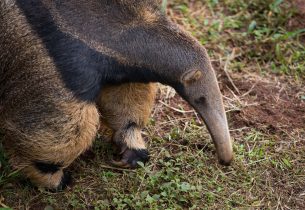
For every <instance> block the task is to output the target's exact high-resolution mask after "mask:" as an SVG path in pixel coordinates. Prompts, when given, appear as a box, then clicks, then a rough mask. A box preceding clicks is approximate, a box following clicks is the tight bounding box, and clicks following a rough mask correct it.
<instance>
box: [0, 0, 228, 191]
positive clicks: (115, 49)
mask: <svg viewBox="0 0 305 210" xmlns="http://www.w3.org/2000/svg"><path fill="white" fill-rule="evenodd" d="M0 28H1V31H0V84H1V85H0V127H1V128H3V129H4V130H5V141H4V145H5V147H6V149H7V151H8V154H9V155H10V160H11V163H12V165H13V166H14V167H16V168H20V169H21V170H22V171H23V172H24V173H25V175H27V176H28V177H29V178H31V180H32V181H33V182H34V183H36V184H38V185H41V186H45V187H48V188H57V187H60V186H61V185H62V184H63V183H62V181H63V180H65V176H64V172H63V169H64V168H66V167H67V166H69V165H70V164H71V162H72V161H73V160H74V159H75V158H76V157H77V156H78V155H79V154H80V153H82V152H83V151H84V150H86V149H87V148H88V147H89V146H90V145H91V143H92V141H93V139H94V137H95V134H96V132H97V129H98V125H99V114H98V110H97V106H96V102H97V104H98V107H99V109H100V111H101V115H102V119H103V120H104V121H105V122H106V124H108V125H109V127H111V128H112V129H113V131H114V141H115V142H123V146H122V148H121V149H122V155H123V161H124V160H125V159H126V160H128V161H127V163H129V164H131V165H132V166H133V165H134V161H135V160H144V161H146V160H147V157H148V153H147V155H146V152H144V153H143V152H141V151H146V149H145V143H144V142H143V139H142V138H141V134H140V131H141V128H143V126H145V123H146V122H147V118H148V115H149V111H150V109H151V106H152V103H153V99H154V95H155V88H154V87H153V86H151V84H149V83H150V82H161V83H163V84H167V85H171V86H172V87H174V88H175V89H176V90H177V91H178V93H179V94H180V95H181V96H183V97H184V98H185V99H186V100H187V101H188V102H189V103H190V104H191V105H192V106H194V108H195V109H196V110H197V111H198V112H199V113H200V114H201V115H202V116H203V115H204V119H205V122H206V123H207V125H208V128H209V130H210V132H211V134H212V137H213V139H214V142H215V144H216V148H217V151H218V155H219V157H220V159H221V160H222V161H223V162H224V163H228V162H230V161H231V159H232V148H231V144H230V140H229V136H228V128H227V122H226V117H225V113H224V109H223V105H222V99H221V94H220V92H219V88H218V85H217V81H216V77H215V75H214V72H213V69H212V67H211V64H210V61H209V58H208V56H207V53H206V51H205V49H204V48H203V47H202V46H200V45H199V43H198V42H197V41H196V40H195V39H194V38H192V37H191V36H190V35H188V34H187V33H186V32H184V31H183V30H181V29H179V28H178V27H177V26H176V25H175V24H173V23H171V22H170V21H169V20H168V19H167V18H166V17H165V16H164V15H162V14H161V12H160V10H159V6H158V1H156V0H143V1H135V0H92V1H87V0H77V1H76V0H65V1H59V0H54V1H53V0H52V1H51V0H5V1H1V2H0ZM194 72H196V73H194ZM198 72H199V74H198ZM185 75H186V76H185ZM184 78H187V79H184ZM131 82H133V83H135V84H131V85H129V84H127V85H126V84H125V83H131ZM137 82H139V83H146V85H144V86H145V87H144V88H143V90H142V89H139V88H138V87H140V86H141V85H143V84H137ZM113 85H118V86H115V87H114V86H113ZM107 91H108V93H107ZM135 93H137V94H135ZM143 95H144V96H143ZM112 96H113V99H112ZM105 99H106V100H105ZM203 99H204V103H201V101H202V100H203ZM109 101H111V104H109ZM129 102H130V105H128V103H129ZM112 104H113V105H112ZM129 106H130V107H129ZM140 107H144V108H140ZM129 108H130V109H129ZM137 110H139V111H137ZM117 113H121V114H119V115H118V114H117ZM143 113H144V114H143ZM215 113H216V114H215ZM103 115H104V117H103ZM205 115H206V116H205ZM130 122H133V123H132V124H130ZM130 151H131V152H130ZM144 154H145V155H144ZM33 161H36V162H37V161H38V162H39V163H44V164H49V163H59V162H60V163H62V164H61V165H56V167H51V168H48V167H45V166H46V165H43V167H41V165H38V167H37V164H36V165H35V164H34V165H33ZM57 166H58V167H57ZM55 169H56V170H55ZM45 172H49V173H48V174H45Z"/></svg>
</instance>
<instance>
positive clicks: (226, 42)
mask: <svg viewBox="0 0 305 210" xmlns="http://www.w3.org/2000/svg"><path fill="white" fill-rule="evenodd" d="M249 2H250V1H244V0H219V1H218V0H207V1H186V0H185V1H183V0H172V1H168V4H169V5H168V6H169V7H168V13H169V15H170V16H171V17H172V19H173V20H174V21H176V22H177V23H179V24H180V25H181V26H182V27H184V28H186V29H187V30H189V31H190V32H192V33H193V35H194V36H196V37H197V38H198V39H199V40H200V41H201V42H202V44H204V45H205V46H206V47H207V49H208V50H209V52H210V55H211V57H212V59H213V66H214V67H215V70H216V71H217V74H218V77H219V81H220V86H221V89H222V92H223V94H224V101H225V106H226V110H227V114H228V117H229V124H230V128H231V135H232V137H233V139H234V151H235V154H236V156H235V161H234V163H233V165H232V166H230V167H223V166H220V165H219V164H218V163H217V160H216V157H215V150H214V146H213V145H212V143H211V141H210V137H209V135H208V132H207V131H206V128H205V126H204V125H203V124H202V123H201V122H200V120H199V119H198V116H197V115H196V113H195V112H193V110H192V109H191V108H190V107H189V106H188V105H187V104H186V103H185V102H184V101H182V100H181V98H180V97H179V96H178V95H177V94H176V93H175V91H173V90H172V89H171V88H168V87H164V86H162V87H161V88H160V92H159V96H158V99H157V103H156V105H155V109H154V111H153V113H152V118H151V121H150V124H149V126H147V128H146V129H145V131H144V132H143V135H144V136H145V138H146V140H147V142H148V144H149V150H150V153H151V161H150V162H149V163H148V164H147V165H146V166H142V167H141V168H140V169H138V170H135V171H131V170H121V169H116V168H112V167H110V165H109V164H108V162H109V160H111V159H112V154H113V151H112V147H111V145H110V144H109V143H107V142H106V141H103V139H102V138H98V139H97V141H96V144H95V145H94V147H93V148H92V151H90V153H88V154H86V155H84V156H83V157H81V158H80V159H79V160H78V161H76V162H75V163H74V164H73V166H72V167H71V171H72V172H73V174H74V177H73V178H74V183H73V184H72V186H71V187H70V188H69V189H68V190H66V191H64V192H60V193H50V192H48V191H45V190H42V189H35V188H33V187H32V186H31V185H30V184H29V182H28V181H26V180H23V179H22V177H20V176H19V174H18V172H14V171H11V170H10V168H9V166H8V165H7V162H6V159H5V157H4V156H2V155H0V160H1V163H2V171H1V173H0V207H3V208H5V207H11V208H14V209H44V207H46V206H49V207H50V206H52V207H53V208H55V209H161V208H164V209H203V208H206V209H231V208H236V209H244V208H245V209H304V208H305V203H304V200H305V142H304V139H305V88H304V81H305V80H304V79H305V48H304V42H303V41H302V40H304V30H303V31H302V29H303V28H305V27H304V26H302V25H300V24H299V22H298V21H296V22H297V23H298V24H296V26H292V25H293V24H292V23H294V21H295V19H294V18H297V17H299V16H300V14H299V13H300V12H298V11H297V10H295V9H294V7H292V5H291V3H288V1H283V2H282V1H279V0H276V1H273V0H268V1H265V0H264V1H263V0H254V1H251V3H249ZM277 3H280V4H279V5H277ZM302 27H303V28H302Z"/></svg>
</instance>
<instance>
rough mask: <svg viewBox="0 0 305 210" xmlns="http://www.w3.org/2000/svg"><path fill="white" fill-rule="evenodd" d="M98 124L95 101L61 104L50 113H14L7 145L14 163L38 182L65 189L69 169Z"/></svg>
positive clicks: (93, 136)
mask: <svg viewBox="0 0 305 210" xmlns="http://www.w3.org/2000/svg"><path fill="white" fill-rule="evenodd" d="M33 106H35V105H34V104H33ZM98 126H99V114H98V111H97V109H96V107H95V104H89V103H86V102H63V103H57V104H56V107H53V108H50V109H49V110H48V112H37V111H36V110H34V109H33V108H31V109H29V110H28V112H24V111H22V112H21V113H19V114H16V115H14V114H11V115H10V119H8V120H7V121H6V130H7V134H6V139H5V142H4V143H5V144H4V145H5V147H6V149H7V151H8V155H9V158H10V162H11V164H12V166H13V167H14V168H16V169H19V170H20V171H21V172H22V173H23V174H24V175H25V176H26V177H28V178H29V179H30V180H31V181H32V182H33V183H34V184H36V185H37V186H41V187H46V188H49V189H55V190H61V189H63V188H64V187H65V186H66V185H67V184H68V182H69V176H68V175H67V173H65V169H66V168H67V167H68V166H69V165H70V164H71V163H72V162H73V161H74V160H75V159H76V158H77V157H78V156H79V155H80V154H81V153H82V152H84V151H85V150H86V149H87V148H88V147H89V146H90V145H91V144H92V142H93V140H94V138H95V136H96V133H97V129H98Z"/></svg>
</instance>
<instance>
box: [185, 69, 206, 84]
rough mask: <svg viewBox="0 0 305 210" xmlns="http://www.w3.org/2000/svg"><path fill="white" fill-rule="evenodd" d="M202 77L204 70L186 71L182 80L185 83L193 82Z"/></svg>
mask: <svg viewBox="0 0 305 210" xmlns="http://www.w3.org/2000/svg"><path fill="white" fill-rule="evenodd" d="M201 77H202V72H201V71H200V70H193V71H189V72H186V73H185V74H183V75H182V82H183V83H184V84H191V83H193V82H195V81H197V80H199V79H200V78H201Z"/></svg>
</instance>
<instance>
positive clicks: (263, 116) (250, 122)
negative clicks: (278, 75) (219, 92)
mask: <svg viewBox="0 0 305 210" xmlns="http://www.w3.org/2000/svg"><path fill="white" fill-rule="evenodd" d="M225 83H226V85H225V86H226V87H225V88H224V90H223V92H224V94H225V95H226V96H227V97H228V98H230V97H232V94H234V93H233V91H231V88H232V87H231V84H230V82H229V81H225ZM234 84H235V86H236V87H237V88H238V91H239V95H240V96H241V100H242V101H246V103H245V104H243V105H242V107H241V109H239V110H238V111H234V112H232V113H231V114H230V116H231V119H230V121H231V123H232V124H233V127H235V128H240V127H243V126H247V127H254V128H256V129H259V130H264V131H268V132H269V133H278V132H283V131H284V132H291V131H293V130H295V129H305V101H304V100H303V99H302V98H301V96H304V94H305V91H304V88H302V87H301V86H299V87H297V86H296V85H295V84H294V85H293V86H291V85H289V83H287V82H285V83H281V82H279V81H277V82H275V81H269V80H266V79H264V80H262V79H260V78H258V77H254V78H243V77H237V78H235V79H234ZM236 95H237V94H236ZM235 97H236V96H235ZM237 97H239V96H238V95H237Z"/></svg>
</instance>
